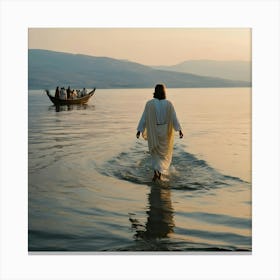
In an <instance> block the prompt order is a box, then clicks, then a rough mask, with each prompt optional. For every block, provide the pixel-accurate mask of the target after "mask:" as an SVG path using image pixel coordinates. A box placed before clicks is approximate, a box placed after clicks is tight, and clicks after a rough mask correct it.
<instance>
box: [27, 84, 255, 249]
mask: <svg viewBox="0 0 280 280" xmlns="http://www.w3.org/2000/svg"><path fill="white" fill-rule="evenodd" d="M152 92H153V91H152V89H125V90H121V89H120V90H98V89H97V90H96V94H95V96H94V97H93V98H92V99H91V100H90V102H89V103H88V104H87V105H83V106H73V107H69V108H68V107H61V108H60V111H57V110H56V108H55V107H54V106H52V105H51V103H50V101H49V99H48V97H47V96H46V95H45V94H44V93H43V90H37V91H29V96H28V103H29V110H28V114H29V116H28V117H29V118H28V119H29V133H28V137H29V147H28V153H29V159H28V169H29V177H28V184H29V196H28V200H29V204H28V207H29V215H28V216H29V221H28V222H29V235H28V237H29V241H28V242H29V243H28V244H29V251H244V250H245V251H251V248H252V247H251V245H252V244H251V243H252V239H251V89H249V88H227V89H168V92H167V94H168V99H170V100H171V101H172V102H173V104H174V106H175V108H176V111H177V116H178V118H179V120H180V122H181V125H182V127H183V131H184V135H185V137H184V138H183V139H179V137H178V135H177V134H176V135H175V146H174V155H173V163H172V167H171V170H170V174H169V175H168V176H166V177H164V178H163V179H164V180H163V182H162V183H160V184H158V183H157V184H156V183H152V182H151V178H152V175H153V171H152V170H151V168H150V158H149V154H148V152H147V150H148V148H147V143H146V142H145V141H144V140H143V139H136V138H135V134H136V127H137V124H138V121H139V118H140V116H141V114H142V111H143V109H144V105H145V102H146V101H147V100H148V99H150V98H151V97H152ZM52 93H53V91H52Z"/></svg>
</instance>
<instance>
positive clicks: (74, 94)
mask: <svg viewBox="0 0 280 280" xmlns="http://www.w3.org/2000/svg"><path fill="white" fill-rule="evenodd" d="M77 97H78V95H77V92H76V90H74V89H73V90H72V92H71V99H77Z"/></svg>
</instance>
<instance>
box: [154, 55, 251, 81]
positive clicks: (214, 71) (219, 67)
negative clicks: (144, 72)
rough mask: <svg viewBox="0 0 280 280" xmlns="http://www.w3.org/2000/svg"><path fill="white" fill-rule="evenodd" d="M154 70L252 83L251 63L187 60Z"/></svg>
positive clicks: (156, 67) (155, 67) (157, 67)
mask: <svg viewBox="0 0 280 280" xmlns="http://www.w3.org/2000/svg"><path fill="white" fill-rule="evenodd" d="M154 69H160V70H166V71H175V72H181V73H189V74H195V75H201V76H207V77H219V78H223V79H230V80H240V81H247V82H251V62H249V61H215V60H187V61H184V62H182V63H179V64H176V65H173V66H154Z"/></svg>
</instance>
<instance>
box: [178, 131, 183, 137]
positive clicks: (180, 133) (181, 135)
mask: <svg viewBox="0 0 280 280" xmlns="http://www.w3.org/2000/svg"><path fill="white" fill-rule="evenodd" d="M179 136H180V138H183V137H184V134H183V132H182V130H180V131H179Z"/></svg>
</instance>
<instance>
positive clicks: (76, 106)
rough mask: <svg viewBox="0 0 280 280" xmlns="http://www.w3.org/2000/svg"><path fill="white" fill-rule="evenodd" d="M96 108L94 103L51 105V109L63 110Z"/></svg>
mask: <svg viewBox="0 0 280 280" xmlns="http://www.w3.org/2000/svg"><path fill="white" fill-rule="evenodd" d="M87 109H88V110H94V105H88V104H73V105H51V106H49V111H55V112H63V111H72V110H87Z"/></svg>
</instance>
